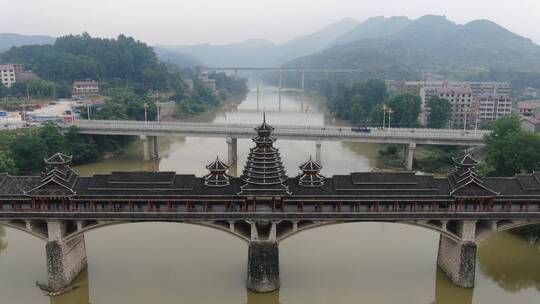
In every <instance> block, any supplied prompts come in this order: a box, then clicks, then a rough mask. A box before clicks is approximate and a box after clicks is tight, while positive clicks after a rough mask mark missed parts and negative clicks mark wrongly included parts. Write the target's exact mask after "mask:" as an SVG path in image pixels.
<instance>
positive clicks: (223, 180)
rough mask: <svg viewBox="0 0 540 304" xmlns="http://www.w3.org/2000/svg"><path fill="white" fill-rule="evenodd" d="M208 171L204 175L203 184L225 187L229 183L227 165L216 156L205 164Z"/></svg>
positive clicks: (229, 177)
mask: <svg viewBox="0 0 540 304" xmlns="http://www.w3.org/2000/svg"><path fill="white" fill-rule="evenodd" d="M206 169H208V171H210V173H209V174H208V175H205V176H204V184H205V185H206V186H210V187H225V186H228V185H230V184H231V176H230V175H229V174H228V173H227V170H228V169H229V166H227V165H226V164H225V163H224V162H222V161H221V160H220V159H219V157H216V160H214V161H213V162H212V163H211V164H209V165H208V166H206Z"/></svg>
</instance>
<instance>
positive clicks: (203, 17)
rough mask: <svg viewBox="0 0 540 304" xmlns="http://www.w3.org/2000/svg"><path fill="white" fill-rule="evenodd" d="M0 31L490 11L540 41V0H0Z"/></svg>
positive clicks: (217, 34)
mask: <svg viewBox="0 0 540 304" xmlns="http://www.w3.org/2000/svg"><path fill="white" fill-rule="evenodd" d="M0 9H1V10H2V11H3V14H2V17H1V18H0V32H12V33H21V34H43V35H51V36H60V35H64V34H68V33H81V32H83V31H87V32H88V33H90V34H91V35H92V36H100V37H114V36H117V35H118V34H119V33H124V34H126V35H130V36H134V37H135V38H137V39H139V40H143V41H145V42H148V43H150V44H196V43H205V42H208V43H220V44H221V43H229V42H236V41H241V40H245V39H248V38H265V39H269V40H271V41H274V42H281V41H285V40H288V39H291V38H293V37H295V36H299V35H303V34H307V33H310V32H313V31H314V30H316V29H318V28H320V27H322V26H324V25H326V24H329V23H332V22H335V21H338V20H341V19H343V18H346V17H351V18H354V19H357V20H359V21H363V20H365V19H366V18H369V17H373V16H381V15H384V16H396V15H402V16H403V15H405V16H408V17H410V18H418V17H420V16H422V15H425V14H436V15H446V16H447V17H448V19H450V20H452V21H454V22H457V23H460V24H463V23H466V22H468V21H470V20H474V19H490V20H492V21H495V22H497V23H499V24H500V25H502V26H504V27H506V28H508V29H509V30H511V31H513V32H516V33H518V34H520V35H522V36H525V37H528V38H531V39H533V40H534V41H535V42H537V43H540V18H538V15H539V13H540V0H445V1H441V0H406V1H405V0H376V1H373V0H369V1H367V0H131V1H124V0H90V1H79V0H0Z"/></svg>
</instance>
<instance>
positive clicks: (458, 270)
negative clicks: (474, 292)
mask: <svg viewBox="0 0 540 304" xmlns="http://www.w3.org/2000/svg"><path fill="white" fill-rule="evenodd" d="M460 229H461V234H462V240H461V241H455V240H453V239H451V238H449V237H447V236H444V235H442V234H441V236H440V239H439V251H438V253H437V265H438V266H439V268H441V270H442V271H443V272H444V273H445V274H446V275H447V276H448V277H449V278H450V279H451V280H452V282H453V283H454V284H456V285H457V286H459V287H464V288H472V287H474V278H475V269H476V249H477V246H476V242H475V241H474V233H475V223H474V222H473V221H464V222H463V223H462V224H461V228H460ZM471 234H472V236H471Z"/></svg>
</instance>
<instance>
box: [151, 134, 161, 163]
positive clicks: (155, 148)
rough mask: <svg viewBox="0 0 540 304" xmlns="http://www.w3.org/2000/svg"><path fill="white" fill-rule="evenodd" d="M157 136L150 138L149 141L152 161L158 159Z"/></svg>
mask: <svg viewBox="0 0 540 304" xmlns="http://www.w3.org/2000/svg"><path fill="white" fill-rule="evenodd" d="M157 139H158V138H157V136H150V140H151V141H152V148H153V149H152V150H153V155H152V157H153V159H158V158H159V145H158V140H157Z"/></svg>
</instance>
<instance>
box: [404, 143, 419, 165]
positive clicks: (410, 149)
mask: <svg viewBox="0 0 540 304" xmlns="http://www.w3.org/2000/svg"><path fill="white" fill-rule="evenodd" d="M415 149H416V143H409V144H406V145H404V146H403V156H404V160H403V164H404V165H405V169H407V170H409V171H410V170H412V169H413V160H414V150H415Z"/></svg>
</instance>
